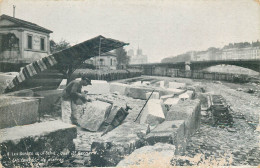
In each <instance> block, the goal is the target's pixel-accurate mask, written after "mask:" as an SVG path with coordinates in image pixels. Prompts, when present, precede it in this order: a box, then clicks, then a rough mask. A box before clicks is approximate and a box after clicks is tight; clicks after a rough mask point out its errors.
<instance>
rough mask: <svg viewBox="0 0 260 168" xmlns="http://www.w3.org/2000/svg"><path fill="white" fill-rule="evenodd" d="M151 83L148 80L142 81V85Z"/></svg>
mask: <svg viewBox="0 0 260 168" xmlns="http://www.w3.org/2000/svg"><path fill="white" fill-rule="evenodd" d="M150 84H151V82H148V81H143V82H142V85H145V86H148V85H150Z"/></svg>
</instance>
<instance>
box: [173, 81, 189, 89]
mask: <svg viewBox="0 0 260 168" xmlns="http://www.w3.org/2000/svg"><path fill="white" fill-rule="evenodd" d="M185 86H186V83H179V82H169V88H173V89H179V88H183V87H185Z"/></svg>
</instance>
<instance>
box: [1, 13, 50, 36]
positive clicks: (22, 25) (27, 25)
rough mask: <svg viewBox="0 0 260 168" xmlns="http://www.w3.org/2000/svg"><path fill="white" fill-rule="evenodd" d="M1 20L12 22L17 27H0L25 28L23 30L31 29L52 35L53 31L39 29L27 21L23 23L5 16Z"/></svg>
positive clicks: (39, 27)
mask: <svg viewBox="0 0 260 168" xmlns="http://www.w3.org/2000/svg"><path fill="white" fill-rule="evenodd" d="M3 19H6V20H9V21H11V22H14V23H16V24H17V25H15V26H14V25H12V26H0V27H25V28H30V29H33V30H38V31H41V32H45V33H52V32H53V31H51V30H49V29H46V28H44V27H41V26H39V25H37V24H35V23H31V22H28V21H25V20H21V19H17V18H14V17H11V16H8V15H5V14H3V15H1V16H0V20H3Z"/></svg>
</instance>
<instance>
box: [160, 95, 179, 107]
mask: <svg viewBox="0 0 260 168" xmlns="http://www.w3.org/2000/svg"><path fill="white" fill-rule="evenodd" d="M179 102H180V98H178V97H174V98H168V99H166V100H165V101H164V102H163V104H165V105H168V106H172V105H176V104H178V103H179Z"/></svg>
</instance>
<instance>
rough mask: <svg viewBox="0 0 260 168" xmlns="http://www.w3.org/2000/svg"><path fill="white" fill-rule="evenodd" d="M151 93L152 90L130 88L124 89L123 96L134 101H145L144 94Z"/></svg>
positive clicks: (136, 87)
mask: <svg viewBox="0 0 260 168" xmlns="http://www.w3.org/2000/svg"><path fill="white" fill-rule="evenodd" d="M152 91H153V89H152V88H145V87H138V86H132V87H127V88H126V92H125V95H126V96H128V97H132V98H134V99H143V100H146V93H148V92H152Z"/></svg>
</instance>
